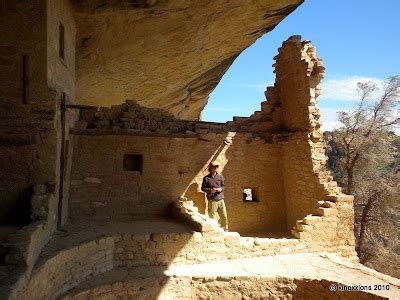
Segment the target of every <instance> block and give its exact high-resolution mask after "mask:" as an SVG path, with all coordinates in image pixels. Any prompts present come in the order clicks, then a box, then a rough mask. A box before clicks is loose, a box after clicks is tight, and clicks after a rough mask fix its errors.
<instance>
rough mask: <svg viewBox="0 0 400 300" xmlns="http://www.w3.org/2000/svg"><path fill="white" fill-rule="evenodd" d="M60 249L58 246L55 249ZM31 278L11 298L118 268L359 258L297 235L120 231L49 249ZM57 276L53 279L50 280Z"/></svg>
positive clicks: (50, 292)
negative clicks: (297, 256)
mask: <svg viewBox="0 0 400 300" xmlns="http://www.w3.org/2000/svg"><path fill="white" fill-rule="evenodd" d="M55 249H57V247H56V248H55ZM47 250H48V251H46V253H45V255H44V256H43V257H41V259H40V260H39V262H38V263H37V265H36V266H35V269H34V270H33V272H32V274H31V277H30V278H27V277H25V276H23V277H21V278H20V280H19V281H18V282H17V283H16V285H15V286H14V287H13V289H12V293H11V294H10V296H9V299H18V300H23V299H51V298H56V297H57V296H59V295H61V294H63V293H65V292H67V291H68V290H70V289H72V288H73V287H75V286H77V285H79V283H81V282H82V281H84V280H86V279H89V278H91V277H92V276H95V275H97V274H101V273H105V272H107V271H109V270H111V269H113V268H117V267H121V268H123V267H128V268H129V267H139V266H165V268H166V266H168V265H170V264H178V265H185V264H193V263H202V262H211V261H215V260H221V259H237V258H246V257H260V256H268V255H279V254H287V253H306V252H322V251H328V252H335V253H341V254H342V255H343V256H347V257H349V258H350V259H354V258H355V256H354V251H353V248H352V247H351V246H346V247H340V246H333V247H329V248H326V246H325V245H324V243H321V242H319V243H318V242H315V243H307V242H304V241H300V240H297V239H270V238H248V237H240V235H239V234H238V233H235V232H223V231H222V230H219V231H215V232H203V233H200V232H186V233H183V232H182V233H157V234H114V235H111V236H103V237H99V238H97V239H95V240H90V241H85V242H81V243H79V244H77V245H71V246H70V247H68V248H63V249H58V250H53V251H51V244H50V248H49V249H47ZM50 278H51V279H50Z"/></svg>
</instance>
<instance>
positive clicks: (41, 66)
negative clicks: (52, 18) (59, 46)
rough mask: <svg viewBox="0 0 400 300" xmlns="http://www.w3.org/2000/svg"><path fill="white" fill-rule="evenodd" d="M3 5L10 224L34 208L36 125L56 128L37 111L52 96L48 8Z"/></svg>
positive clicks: (2, 90)
mask: <svg viewBox="0 0 400 300" xmlns="http://www.w3.org/2000/svg"><path fill="white" fill-rule="evenodd" d="M3 2H5V3H2V4H1V5H0V26H1V28H2V30H1V32H0V154H1V160H0V164H1V168H0V170H1V171H0V181H1V182H2V185H1V187H0V198H1V201H0V220H1V221H6V220H9V219H10V217H11V219H14V220H10V221H19V220H15V217H13V216H14V215H15V213H14V212H15V210H17V209H18V210H20V211H21V212H22V211H27V209H28V207H29V194H30V189H29V187H30V185H31V183H32V171H33V169H34V168H35V156H36V153H37V150H38V148H40V146H38V144H39V141H38V140H37V138H38V132H37V130H36V128H35V125H36V126H39V125H42V126H43V125H44V126H46V125H51V124H49V122H48V121H47V120H46V119H47V118H46V117H47V116H48V112H47V111H46V110H45V109H42V108H39V107H38V105H37V104H38V103H39V102H42V101H43V98H45V95H47V90H46V89H45V86H46V19H45V18H43V16H44V14H45V12H46V4H45V3H43V1H31V2H29V3H26V2H25V1H3ZM24 55H26V56H27V57H29V61H28V62H27V67H26V70H27V74H26V75H27V78H26V80H27V85H26V95H27V96H26V102H28V103H32V104H23V82H22V80H23V56H24ZM32 127H33V128H32ZM39 151H40V150H39ZM36 166H37V161H36ZM26 217H27V216H22V218H23V219H26ZM28 218H29V212H28Z"/></svg>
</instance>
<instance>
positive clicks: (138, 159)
mask: <svg viewBox="0 0 400 300" xmlns="http://www.w3.org/2000/svg"><path fill="white" fill-rule="evenodd" d="M123 169H124V171H129V172H139V173H140V174H142V170H143V155H141V154H124V160H123Z"/></svg>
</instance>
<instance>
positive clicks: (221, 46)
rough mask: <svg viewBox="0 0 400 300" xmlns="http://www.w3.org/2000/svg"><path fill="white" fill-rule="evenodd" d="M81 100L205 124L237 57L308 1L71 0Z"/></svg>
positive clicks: (77, 91)
mask: <svg viewBox="0 0 400 300" xmlns="http://www.w3.org/2000/svg"><path fill="white" fill-rule="evenodd" d="M71 2H72V4H73V6H74V9H75V19H76V22H77V28H78V33H77V44H76V76H77V78H76V88H77V90H76V100H77V102H78V103H80V104H89V105H97V106H111V105H115V104H121V103H123V102H124V101H125V100H126V99H134V100H136V101H138V103H139V104H140V105H142V106H147V107H157V108H162V109H166V110H168V111H169V112H171V113H173V114H174V115H175V116H176V117H178V118H181V119H192V120H193V119H198V118H199V115H200V112H201V110H202V109H203V108H204V106H205V105H206V104H207V100H208V96H209V94H210V93H211V92H212V90H213V89H214V88H215V87H216V85H217V84H218V82H219V81H220V79H221V77H222V75H223V74H224V73H225V72H226V70H227V69H228V68H229V66H230V65H231V64H232V63H233V61H234V60H235V58H236V57H237V56H238V55H239V54H240V53H241V51H243V50H244V49H245V48H247V47H248V46H249V45H251V44H252V43H254V42H255V41H256V39H257V38H259V37H260V36H262V35H263V34H264V33H266V32H269V31H271V30H272V29H273V28H274V27H275V26H276V25H277V24H278V23H279V22H280V21H281V20H282V19H283V18H284V17H286V16H287V15H288V14H290V13H291V12H292V11H293V10H294V9H295V8H296V7H297V6H298V5H300V4H301V3H302V2H303V1H302V0H251V1H244V0H233V1H212V0H204V1H196V0H185V1H183V0H178V1H175V0H174V1H172V0H135V1H132V0H131V1H127V0H125V1H116V0H114V1H100V0H72V1H71Z"/></svg>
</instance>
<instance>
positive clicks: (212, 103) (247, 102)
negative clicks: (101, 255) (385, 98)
mask: <svg viewBox="0 0 400 300" xmlns="http://www.w3.org/2000/svg"><path fill="white" fill-rule="evenodd" d="M291 35H301V36H302V38H303V39H306V40H311V42H312V44H313V45H314V46H316V48H317V55H318V56H319V57H321V58H322V59H323V60H324V64H325V67H326V73H325V79H324V81H323V86H322V95H321V96H320V97H319V98H318V100H319V107H320V109H321V113H322V122H323V127H322V128H323V130H327V129H332V128H333V127H334V126H336V124H335V120H336V112H337V111H340V110H349V109H351V108H352V107H353V106H354V103H355V101H356V100H357V97H358V95H357V92H356V84H357V82H358V81H366V80H373V81H376V82H377V83H378V84H381V83H382V82H383V80H385V79H386V78H387V77H388V76H390V75H400V57H399V53H400V1H399V0H382V1H373V0H305V2H304V3H303V4H302V5H301V6H300V7H298V8H297V9H296V10H295V11H294V12H293V13H292V14H290V15H289V16H288V17H287V18H285V19H284V20H283V21H282V22H281V23H280V24H279V25H278V26H277V27H275V29H274V30H273V31H272V32H269V33H267V34H266V35H264V36H263V37H261V38H259V39H258V40H257V41H256V43H254V44H253V45H252V46H250V47H249V48H247V49H246V50H245V51H243V52H242V53H241V55H240V56H239V57H238V58H237V59H236V61H235V62H234V63H233V65H232V66H231V67H230V68H229V70H228V71H227V73H226V74H225V75H224V76H223V78H222V80H221V82H220V83H219V85H218V86H217V87H216V89H215V90H214V91H213V93H212V94H211V95H210V99H209V102H208V104H207V106H206V107H205V109H204V111H203V113H202V119H203V120H204V121H217V122H225V121H228V120H231V119H232V116H249V115H251V114H252V113H253V112H254V111H255V110H259V109H260V102H261V101H264V100H265V98H264V90H265V88H266V86H268V85H272V84H273V82H274V80H275V77H274V74H273V72H272V71H273V69H272V64H273V63H274V61H273V59H272V58H273V57H274V56H275V55H276V54H277V49H278V48H279V47H280V46H281V44H282V42H283V41H284V40H286V39H287V38H288V37H289V36H291Z"/></svg>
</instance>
